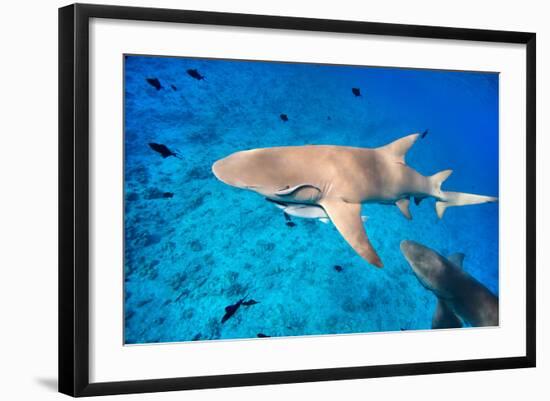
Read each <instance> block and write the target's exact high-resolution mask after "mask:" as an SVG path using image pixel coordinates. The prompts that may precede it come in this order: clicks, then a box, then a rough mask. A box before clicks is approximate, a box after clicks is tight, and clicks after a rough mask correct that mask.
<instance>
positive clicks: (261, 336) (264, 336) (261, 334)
mask: <svg viewBox="0 0 550 401" xmlns="http://www.w3.org/2000/svg"><path fill="white" fill-rule="evenodd" d="M257 336H258V338H268V337H271V336H268V335H267V334H264V333H258V334H257Z"/></svg>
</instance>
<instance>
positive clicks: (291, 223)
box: [286, 221, 296, 227]
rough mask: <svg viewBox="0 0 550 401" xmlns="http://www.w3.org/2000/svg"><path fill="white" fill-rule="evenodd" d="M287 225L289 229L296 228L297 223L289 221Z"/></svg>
mask: <svg viewBox="0 0 550 401" xmlns="http://www.w3.org/2000/svg"><path fill="white" fill-rule="evenodd" d="M286 225H287V226H289V227H296V223H294V222H292V221H287V222H286Z"/></svg>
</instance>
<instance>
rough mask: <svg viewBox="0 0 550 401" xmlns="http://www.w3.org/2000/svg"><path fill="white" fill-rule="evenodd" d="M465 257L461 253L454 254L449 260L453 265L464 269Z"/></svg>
mask: <svg viewBox="0 0 550 401" xmlns="http://www.w3.org/2000/svg"><path fill="white" fill-rule="evenodd" d="M465 256H466V255H464V254H463V253H461V252H458V253H453V254H452V255H451V256H449V257H448V258H447V259H448V260H449V262H451V263H452V264H453V265H455V266H458V267H460V268H461V269H462V265H463V264H464V257H465Z"/></svg>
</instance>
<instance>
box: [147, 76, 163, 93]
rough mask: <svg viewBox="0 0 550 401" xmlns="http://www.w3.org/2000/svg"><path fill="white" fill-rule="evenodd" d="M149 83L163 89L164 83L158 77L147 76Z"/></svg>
mask: <svg viewBox="0 0 550 401" xmlns="http://www.w3.org/2000/svg"><path fill="white" fill-rule="evenodd" d="M147 83H148V84H149V85H151V86H152V87H153V88H155V89H156V90H158V91H159V90H161V89H162V85H161V84H160V81H159V80H158V79H157V78H147Z"/></svg>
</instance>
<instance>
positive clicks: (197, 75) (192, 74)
mask: <svg viewBox="0 0 550 401" xmlns="http://www.w3.org/2000/svg"><path fill="white" fill-rule="evenodd" d="M187 74H189V76H190V77H192V78H195V79H196V80H197V81H200V80H202V79H204V75H201V73H200V72H199V71H198V70H196V69H189V70H187Z"/></svg>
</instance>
